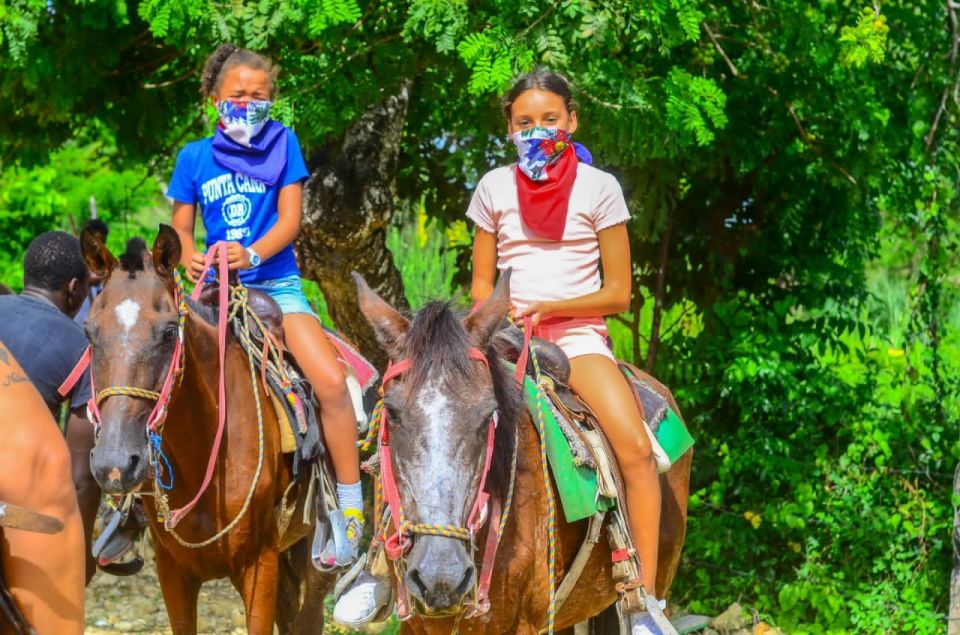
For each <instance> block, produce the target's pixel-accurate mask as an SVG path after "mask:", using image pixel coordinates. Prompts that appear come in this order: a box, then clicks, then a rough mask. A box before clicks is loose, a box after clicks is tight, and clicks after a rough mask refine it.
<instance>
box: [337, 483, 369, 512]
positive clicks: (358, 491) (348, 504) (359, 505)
mask: <svg viewBox="0 0 960 635" xmlns="http://www.w3.org/2000/svg"><path fill="white" fill-rule="evenodd" d="M337 500H338V501H340V509H359V510H360V511H363V488H362V487H361V485H360V481H357V482H356V483H353V484H351V485H344V484H343V483H337Z"/></svg>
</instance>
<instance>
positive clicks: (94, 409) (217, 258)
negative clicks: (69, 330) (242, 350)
mask: <svg viewBox="0 0 960 635" xmlns="http://www.w3.org/2000/svg"><path fill="white" fill-rule="evenodd" d="M214 262H217V264H218V265H219V271H218V273H219V276H220V280H221V284H220V288H219V302H220V307H219V314H220V315H219V320H218V348H219V353H220V385H219V406H218V411H219V416H218V420H219V422H218V428H217V434H216V437H215V438H214V442H213V449H212V451H211V453H210V458H209V460H208V461H207V471H206V474H205V475H204V479H203V483H202V484H201V485H200V488H199V490H198V491H197V493H196V495H195V496H194V497H193V498H192V499H191V500H190V502H189V503H187V504H186V505H184V506H183V507H181V508H179V509H174V510H170V514H169V515H168V516H167V518H166V519H165V524H166V527H167V529H171V530H172V529H173V528H174V527H176V525H177V523H179V522H180V521H181V520H182V519H183V517H184V516H186V514H187V513H188V512H189V511H190V510H191V509H193V508H194V506H196V504H197V503H198V502H199V500H200V497H201V496H203V493H204V492H205V491H206V490H207V487H209V485H210V482H211V480H212V479H213V473H214V471H215V468H216V464H217V458H218V456H219V452H220V446H221V441H222V439H223V433H224V429H225V424H226V384H225V376H226V366H225V355H226V340H227V327H228V311H229V285H228V284H227V278H228V275H229V267H228V263H227V250H226V244H225V243H217V244H215V245H213V246H212V247H211V248H210V249H209V250H208V251H207V254H206V257H205V260H204V271H209V270H210V268H211V267H212V266H213V264H214ZM173 280H174V288H173V298H174V303H175V304H176V305H177V312H178V319H177V339H176V342H175V343H174V347H173V353H172V355H171V359H170V365H169V367H168V368H167V374H166V376H165V377H164V380H163V384H162V386H161V388H160V391H159V392H157V391H154V390H150V389H147V388H141V387H139V386H109V387H107V388H104V389H102V390H99V391H98V390H97V389H96V383H95V381H94V376H93V369H92V368H91V370H90V390H91V392H92V396H91V397H90V401H88V402H87V416H88V418H89V419H90V421H91V422H92V423H93V425H94V430H95V432H97V433H99V431H100V428H101V427H102V425H103V421H102V418H101V415H100V405H101V404H102V403H103V402H104V401H105V400H107V399H108V398H110V397H117V396H122V397H135V398H138V399H147V400H150V401H154V402H156V403H155V404H154V406H153V410H151V411H150V415H149V416H148V417H147V422H146V429H147V437H148V439H149V440H150V444H149V446H148V447H149V450H150V455H151V456H150V464H151V466H152V467H153V470H154V479H155V481H156V482H157V483H158V484H159V485H160V487H161V488H162V489H165V490H170V489H172V488H173V479H172V472H171V471H170V462H169V461H168V460H167V458H166V456H165V455H164V454H163V450H162V449H161V442H162V439H163V436H162V435H163V423H164V421H166V418H167V413H168V407H169V405H170V399H171V397H172V395H173V389H174V387H175V386H176V385H178V381H179V380H180V379H182V377H183V362H184V332H185V329H186V322H187V314H188V305H187V294H186V291H185V290H184V287H183V279H182V278H181V277H180V273H179V272H178V271H177V270H174V272H173ZM202 291H203V284H200V283H198V284H197V285H196V287H194V289H193V293H192V294H191V295H190V297H191V299H193V300H194V301H196V300H199V299H200V294H201V292H202ZM91 359H92V350H91V348H90V347H89V346H88V347H87V350H86V351H85V352H84V354H83V356H82V357H81V359H80V361H79V362H78V363H77V365H76V367H75V368H74V369H73V371H72V372H71V373H70V376H69V377H67V379H66V380H65V381H64V382H63V384H62V385H61V386H60V388H59V392H60V394H61V395H64V396H66V395H67V394H69V392H70V390H72V388H73V386H74V385H75V384H76V383H77V381H78V380H79V378H80V377H81V376H82V375H83V373H84V372H85V371H86V370H87V368H88V367H89V366H90V362H91ZM161 460H162V461H163V462H164V463H165V465H166V468H167V474H168V477H167V478H168V483H166V484H164V483H162V482H161V481H160V480H159V479H160V478H161V466H160V461H161Z"/></svg>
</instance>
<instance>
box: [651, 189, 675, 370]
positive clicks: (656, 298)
mask: <svg viewBox="0 0 960 635" xmlns="http://www.w3.org/2000/svg"><path fill="white" fill-rule="evenodd" d="M675 215H676V214H675V210H674V208H673V207H671V208H670V209H669V210H668V211H667V225H666V227H664V228H663V235H662V236H660V254H659V262H658V265H657V282H656V286H655V287H654V290H653V302H654V303H653V324H652V325H651V326H650V346H649V347H647V364H646V366H645V368H644V370H646V371H647V372H648V373H650V374H651V375H653V374H655V373H654V372H653V371H654V366H656V364H657V352H658V349H659V348H660V320H661V319H662V318H663V304H664V297H663V296H664V293H665V291H666V288H667V262H668V261H669V257H670V239H671V238H672V237H673V220H674V216H675Z"/></svg>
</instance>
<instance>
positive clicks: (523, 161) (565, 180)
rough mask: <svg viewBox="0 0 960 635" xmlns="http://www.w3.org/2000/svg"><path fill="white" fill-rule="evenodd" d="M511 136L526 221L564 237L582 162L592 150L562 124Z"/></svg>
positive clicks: (553, 237) (549, 235) (541, 230)
mask: <svg viewBox="0 0 960 635" xmlns="http://www.w3.org/2000/svg"><path fill="white" fill-rule="evenodd" d="M510 139H511V140H512V141H513V143H514V145H516V146H517V154H518V160H517V170H516V183H517V198H518V203H519V206H520V216H521V218H522V219H523V222H524V223H525V224H526V225H527V226H528V227H529V228H530V229H532V230H533V231H535V232H536V233H537V234H540V235H541V236H544V237H545V238H548V239H550V240H561V239H562V238H563V231H564V229H565V227H566V224H567V211H568V209H567V208H568V207H569V204H570V193H571V191H572V190H573V182H574V181H575V180H576V177H577V164H578V163H586V164H588V165H589V164H590V163H592V157H591V156H590V152H588V151H587V149H586V148H584V147H583V146H582V145H580V144H578V143H574V142H573V141H571V140H570V134H569V133H568V132H567V131H566V130H564V129H562V128H540V127H537V128H528V129H526V130H519V131H517V132H515V133H513V134H512V135H510Z"/></svg>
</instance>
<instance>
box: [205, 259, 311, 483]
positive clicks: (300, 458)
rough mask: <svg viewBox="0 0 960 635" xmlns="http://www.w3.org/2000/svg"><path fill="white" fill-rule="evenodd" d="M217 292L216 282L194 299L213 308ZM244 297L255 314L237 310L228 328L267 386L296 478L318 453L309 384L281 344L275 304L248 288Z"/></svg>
mask: <svg viewBox="0 0 960 635" xmlns="http://www.w3.org/2000/svg"><path fill="white" fill-rule="evenodd" d="M232 278H233V276H232V275H231V279H232ZM231 281H232V280H231ZM219 291H220V286H219V283H218V282H214V283H212V284H209V285H207V286H206V287H204V289H203V291H202V292H201V294H200V304H202V305H205V306H209V307H211V308H214V309H218V308H219ZM245 301H246V304H247V307H249V309H250V310H251V311H252V312H253V314H254V315H255V316H256V317H257V319H256V320H253V319H248V316H247V315H245V314H244V312H242V311H237V312H235V314H234V316H233V318H232V319H231V320H230V328H231V330H232V332H233V335H234V337H235V338H236V339H237V341H238V342H239V343H240V345H241V346H243V348H244V350H245V351H246V352H247V353H248V354H251V353H252V355H253V358H254V361H255V363H256V365H257V367H258V369H259V370H260V374H261V378H262V380H263V383H264V387H265V388H268V393H269V394H270V397H271V399H270V400H271V402H272V403H273V406H274V409H275V410H276V413H277V418H278V419H279V420H280V433H281V447H282V450H283V452H284V453H293V455H294V461H293V473H294V477H296V476H297V475H298V474H299V473H300V469H301V467H302V466H303V465H304V464H305V463H307V462H309V461H311V460H314V459H319V458H322V457H323V456H324V447H323V442H322V440H321V436H320V421H319V417H318V415H317V407H316V401H315V399H314V395H313V387H312V386H310V384H309V382H307V380H306V378H305V377H304V376H303V372H302V371H301V370H300V367H299V366H298V365H297V363H296V360H294V359H293V356H292V355H290V353H289V352H288V351H287V349H286V347H285V346H284V343H283V341H284V340H283V311H282V310H281V309H280V305H278V304H277V302H276V301H275V300H274V299H273V298H271V297H270V296H269V295H267V294H266V293H264V292H262V291H258V290H256V289H250V288H246V300H245ZM261 326H262V328H261ZM264 331H265V332H264ZM271 352H273V353H274V355H273V357H271V355H270V353H271ZM277 358H279V359H277ZM281 360H282V361H281Z"/></svg>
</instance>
